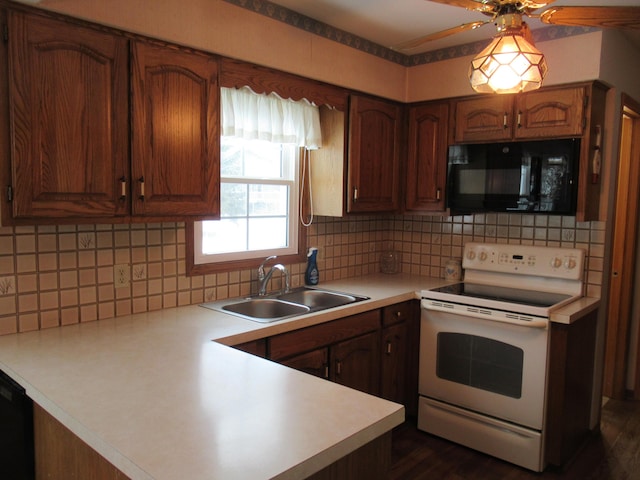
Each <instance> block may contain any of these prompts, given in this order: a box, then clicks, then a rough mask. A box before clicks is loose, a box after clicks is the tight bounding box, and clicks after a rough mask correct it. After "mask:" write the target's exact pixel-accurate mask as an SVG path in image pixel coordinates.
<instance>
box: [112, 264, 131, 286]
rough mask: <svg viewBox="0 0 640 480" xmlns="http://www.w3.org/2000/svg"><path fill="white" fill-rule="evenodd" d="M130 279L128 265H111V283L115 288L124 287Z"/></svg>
mask: <svg viewBox="0 0 640 480" xmlns="http://www.w3.org/2000/svg"><path fill="white" fill-rule="evenodd" d="M130 281H131V272H130V269H129V265H114V266H113V285H114V286H115V288H124V287H128V286H129V282H130Z"/></svg>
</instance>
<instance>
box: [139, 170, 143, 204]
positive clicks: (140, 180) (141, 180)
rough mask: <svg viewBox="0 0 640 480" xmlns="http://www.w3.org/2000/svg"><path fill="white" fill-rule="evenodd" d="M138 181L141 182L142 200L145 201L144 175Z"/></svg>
mask: <svg viewBox="0 0 640 480" xmlns="http://www.w3.org/2000/svg"><path fill="white" fill-rule="evenodd" d="M138 182H140V197H139V198H140V200H142V201H143V202H144V176H142V177H140V178H139V179H138Z"/></svg>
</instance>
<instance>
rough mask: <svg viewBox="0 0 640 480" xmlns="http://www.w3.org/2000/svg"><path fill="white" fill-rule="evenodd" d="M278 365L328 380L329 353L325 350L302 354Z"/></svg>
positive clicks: (280, 361)
mask: <svg viewBox="0 0 640 480" xmlns="http://www.w3.org/2000/svg"><path fill="white" fill-rule="evenodd" d="M278 363H281V364H282V365H286V366H288V367H291V368H295V369H296V370H300V371H302V372H305V373H309V374H311V375H315V376H316V377H320V378H329V351H328V349H326V348H320V349H318V350H312V351H310V352H306V353H302V354H300V355H296V356H294V357H290V358H287V359H285V360H279V361H278Z"/></svg>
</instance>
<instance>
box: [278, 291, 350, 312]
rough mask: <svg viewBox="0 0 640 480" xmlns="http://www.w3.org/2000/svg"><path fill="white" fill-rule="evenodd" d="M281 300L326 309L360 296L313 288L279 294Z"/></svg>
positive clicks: (344, 303)
mask: <svg viewBox="0 0 640 480" xmlns="http://www.w3.org/2000/svg"><path fill="white" fill-rule="evenodd" d="M278 298H279V299H280V300H286V301H287V302H293V303H299V304H300V305H306V306H307V307H309V308H313V309H325V308H332V307H339V306H340V305H346V304H348V303H353V302H356V301H357V299H358V297H356V296H355V295H351V294H350V293H338V292H329V291H327V290H315V289H311V288H303V289H298V290H295V291H292V292H289V293H285V294H283V295H278Z"/></svg>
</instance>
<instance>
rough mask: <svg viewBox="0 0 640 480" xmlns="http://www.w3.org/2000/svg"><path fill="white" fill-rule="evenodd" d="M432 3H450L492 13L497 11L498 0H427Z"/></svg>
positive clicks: (454, 5)
mask: <svg viewBox="0 0 640 480" xmlns="http://www.w3.org/2000/svg"><path fill="white" fill-rule="evenodd" d="M428 1H430V2H434V3H442V4H445V5H451V6H452V7H462V8H466V9H467V10H476V11H478V12H482V13H488V14H493V13H495V12H496V11H497V9H498V5H499V4H500V2H499V1H498V0H487V1H482V0H428Z"/></svg>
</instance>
